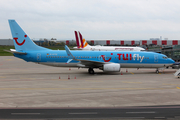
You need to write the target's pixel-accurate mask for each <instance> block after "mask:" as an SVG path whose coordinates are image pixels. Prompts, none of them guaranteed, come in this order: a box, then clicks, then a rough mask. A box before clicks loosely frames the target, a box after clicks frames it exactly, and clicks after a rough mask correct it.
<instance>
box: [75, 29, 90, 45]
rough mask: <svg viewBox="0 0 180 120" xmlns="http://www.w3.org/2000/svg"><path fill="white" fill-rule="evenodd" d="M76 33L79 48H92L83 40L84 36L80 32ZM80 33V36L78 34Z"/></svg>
mask: <svg viewBox="0 0 180 120" xmlns="http://www.w3.org/2000/svg"><path fill="white" fill-rule="evenodd" d="M74 32H75V38H76V43H77V48H86V47H88V46H90V45H89V44H88V43H87V42H86V40H85V39H84V38H83V36H82V34H81V33H80V32H79V31H78V32H77V31H74ZM78 33H79V34H78Z"/></svg>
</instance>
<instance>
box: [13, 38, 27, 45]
mask: <svg viewBox="0 0 180 120" xmlns="http://www.w3.org/2000/svg"><path fill="white" fill-rule="evenodd" d="M24 37H25V38H26V37H27V35H24ZM13 39H14V40H15V42H16V44H17V45H19V46H21V45H23V44H24V43H25V41H26V40H25V39H24V40H23V42H22V43H19V42H18V41H17V39H18V38H13Z"/></svg>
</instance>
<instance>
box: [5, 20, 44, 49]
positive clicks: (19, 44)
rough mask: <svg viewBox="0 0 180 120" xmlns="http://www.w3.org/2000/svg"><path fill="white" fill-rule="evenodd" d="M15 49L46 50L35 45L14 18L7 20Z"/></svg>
mask: <svg viewBox="0 0 180 120" xmlns="http://www.w3.org/2000/svg"><path fill="white" fill-rule="evenodd" d="M8 21H9V26H10V29H11V34H12V37H13V41H14V46H15V49H16V51H26V50H47V48H43V47H40V46H38V45H36V44H35V43H34V42H33V41H32V40H31V39H30V38H29V37H28V35H27V34H26V33H25V32H24V31H23V30H22V28H21V27H20V26H19V25H18V24H17V22H16V21H15V20H8Z"/></svg>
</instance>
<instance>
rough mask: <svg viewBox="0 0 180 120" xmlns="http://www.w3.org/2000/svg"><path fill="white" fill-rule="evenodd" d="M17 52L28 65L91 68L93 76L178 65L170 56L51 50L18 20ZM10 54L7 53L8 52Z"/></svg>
mask: <svg viewBox="0 0 180 120" xmlns="http://www.w3.org/2000/svg"><path fill="white" fill-rule="evenodd" d="M9 25H10V29H11V33H12V37H13V40H14V46H15V49H10V51H8V52H11V53H13V54H14V56H15V57H18V58H21V59H23V60H25V61H27V62H35V63H38V64H43V65H49V66H56V67H79V68H88V72H89V73H90V74H93V73H94V70H93V69H94V68H98V69H101V70H103V71H106V72H119V71H120V68H156V69H157V70H156V72H159V71H158V68H166V67H168V66H170V65H172V64H173V63H174V61H173V60H172V59H170V58H168V57H167V56H166V55H163V54H159V53H154V52H145V51H139V52H137V51H79V50H73V51H70V50H69V48H68V47H67V46H66V45H65V50H50V49H47V48H44V47H40V46H38V45H36V44H35V43H34V42H33V41H32V40H31V39H30V38H29V36H28V35H27V34H26V33H25V32H24V31H23V30H22V28H21V27H20V26H19V25H18V24H17V22H16V21H15V20H9ZM6 51H7V50H6Z"/></svg>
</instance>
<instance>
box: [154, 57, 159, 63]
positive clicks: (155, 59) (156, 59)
mask: <svg viewBox="0 0 180 120" xmlns="http://www.w3.org/2000/svg"><path fill="white" fill-rule="evenodd" d="M154 62H155V63H157V62H158V55H154Z"/></svg>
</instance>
